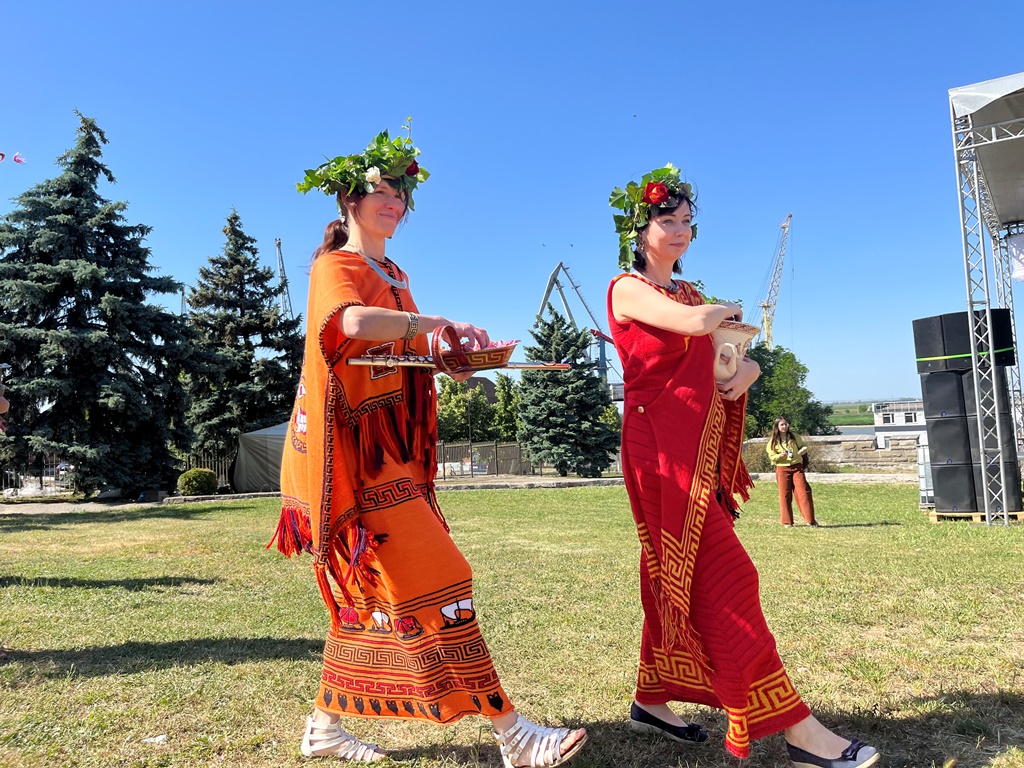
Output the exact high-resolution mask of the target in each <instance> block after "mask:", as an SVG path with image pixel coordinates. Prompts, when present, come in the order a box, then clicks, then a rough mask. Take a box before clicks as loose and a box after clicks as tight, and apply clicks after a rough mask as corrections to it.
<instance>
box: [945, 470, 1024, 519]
mask: <svg viewBox="0 0 1024 768" xmlns="http://www.w3.org/2000/svg"><path fill="white" fill-rule="evenodd" d="M1005 468H1006V477H1007V491H1008V493H1007V495H1008V496H1009V503H1010V509H1008V510H1007V511H1008V512H1021V511H1024V510H1022V509H1021V508H1022V507H1024V504H1022V500H1021V488H1020V470H1019V468H1018V465H1017V462H1009V463H1007V464H1005ZM932 486H933V488H934V491H935V511H936V512H984V511H985V500H984V498H983V493H984V490H985V486H984V479H983V478H982V473H981V465H980V464H947V465H944V466H932ZM993 511H995V512H1002V511H1003V510H1002V505H1001V503H999V504H997V507H996V509H995V510H993Z"/></svg>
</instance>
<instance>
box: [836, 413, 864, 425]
mask: <svg viewBox="0 0 1024 768" xmlns="http://www.w3.org/2000/svg"><path fill="white" fill-rule="evenodd" d="M828 423H829V424H831V425H832V426H834V427H869V426H871V425H872V424H874V423H875V417H874V416H872V415H871V414H870V413H833V414H832V415H831V416H829V417H828Z"/></svg>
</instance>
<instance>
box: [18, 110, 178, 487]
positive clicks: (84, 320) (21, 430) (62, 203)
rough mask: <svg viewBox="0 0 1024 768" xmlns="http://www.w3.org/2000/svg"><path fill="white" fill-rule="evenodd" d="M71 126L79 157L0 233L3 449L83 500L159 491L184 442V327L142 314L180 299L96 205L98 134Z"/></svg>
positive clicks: (68, 159) (114, 213) (167, 317)
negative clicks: (8, 408)
mask: <svg viewBox="0 0 1024 768" xmlns="http://www.w3.org/2000/svg"><path fill="white" fill-rule="evenodd" d="M76 114H78V117H79V119H80V125H79V128H78V131H77V140H76V142H75V146H74V147H73V148H72V149H70V150H68V151H67V152H66V153H65V154H63V155H62V156H61V157H59V158H58V159H57V165H58V167H59V168H60V169H61V173H60V175H59V176H57V177H56V178H53V179H48V180H46V181H43V182H42V183H40V184H39V185H37V186H35V187H33V188H31V189H29V190H28V191H26V192H24V193H23V194H21V195H20V196H19V197H17V198H16V199H15V202H16V204H17V207H16V208H15V209H14V210H13V211H11V212H10V213H8V214H7V215H6V216H5V217H4V218H3V220H2V221H0V296H3V301H0V359H4V360H6V361H8V362H9V363H10V364H11V366H12V370H11V376H10V379H9V381H8V384H9V393H8V394H9V397H10V399H11V400H12V401H13V402H14V403H15V404H16V407H14V408H12V416H11V418H10V424H9V427H10V428H9V436H8V438H7V439H8V441H9V445H8V447H9V449H10V451H11V452H12V453H13V456H14V461H15V463H16V464H17V465H18V466H19V467H21V468H22V469H24V470H29V471H31V470H33V469H34V468H38V467H39V463H40V462H41V458H42V456H43V455H49V454H52V455H55V456H56V457H57V458H59V459H60V460H62V461H64V462H66V463H68V464H71V465H73V466H75V467H76V468H77V472H76V473H75V474H74V477H75V479H76V482H77V484H78V486H79V488H81V489H82V490H85V491H90V490H93V489H95V488H99V487H101V486H105V485H109V486H114V487H118V488H121V489H122V490H123V491H125V492H128V493H134V492H136V491H138V490H140V489H146V488H153V487H162V488H169V487H170V486H171V484H172V483H173V480H174V478H175V477H176V474H177V473H176V470H175V461H174V458H173V456H172V450H171V449H172V448H173V447H175V446H181V447H183V446H184V444H185V443H186V442H187V437H188V435H187V430H186V428H185V421H184V418H183V416H184V400H183V395H182V390H181V386H180V378H181V374H182V371H183V370H184V369H185V367H186V366H187V365H188V364H189V362H188V361H189V355H190V347H189V344H188V343H187V329H186V328H185V327H184V325H183V324H182V323H181V321H180V318H178V317H177V316H175V315H173V314H171V313H169V312H167V311H166V310H165V309H163V308H162V307H159V306H155V305H153V304H149V303H147V298H148V297H150V296H153V295H154V294H168V293H171V294H173V293H176V292H177V291H178V287H179V285H178V283H176V282H175V281H174V280H172V279H171V278H170V277H161V276H157V275H154V274H153V268H152V266H151V265H150V263H149V257H150V251H149V249H148V248H147V247H146V246H145V244H144V240H145V237H146V235H148V234H149V232H150V228H149V227H147V226H145V225H143V224H128V223H126V221H125V216H124V211H125V210H126V209H127V204H126V203H124V202H111V201H109V200H106V199H105V198H104V197H103V196H102V195H101V194H100V190H99V184H100V181H101V179H105V180H106V181H107V182H109V183H111V184H112V183H114V176H113V174H112V173H111V172H110V170H109V169H108V168H107V167H106V165H104V164H103V162H102V161H101V157H102V145H104V144H106V143H107V138H106V136H105V134H104V133H103V131H102V130H101V129H100V128H99V127H98V126H97V125H96V121H95V120H93V119H92V118H87V117H84V116H83V115H81V114H79V113H76Z"/></svg>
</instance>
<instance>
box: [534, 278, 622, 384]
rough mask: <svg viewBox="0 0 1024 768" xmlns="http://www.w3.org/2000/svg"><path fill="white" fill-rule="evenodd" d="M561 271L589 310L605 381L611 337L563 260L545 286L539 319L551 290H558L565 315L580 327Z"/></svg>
mask: <svg viewBox="0 0 1024 768" xmlns="http://www.w3.org/2000/svg"><path fill="white" fill-rule="evenodd" d="M560 272H561V273H563V274H564V275H565V279H566V280H567V281H568V282H569V285H570V286H572V289H573V290H574V291H575V292H576V295H577V296H578V297H579V300H580V301H581V302H582V303H583V307H584V309H586V310H587V314H588V315H590V321H591V322H592V323H593V324H594V328H595V329H596V331H597V332H595V331H591V333H593V335H594V338H595V339H596V340H597V350H598V361H597V375H598V376H600V377H601V378H602V379H604V380H605V381H607V380H608V355H607V352H606V350H605V344H606V343H607V342H608V341H609V340H610V337H609V336H608V335H607V334H606V333H605V332H604V329H603V328H602V327H601V324H600V323H599V322H598V321H597V318H596V317H594V313H593V311H591V309H590V305H589V304H588V303H587V300H586V299H585V298H584V297H583V292H582V291H581V290H580V286H579V283H577V282H576V281H575V280H574V279H573V277H572V274H571V273H570V272H569V267H567V266H566V265H565V264H564V263H563V262H561V261H560V262H558V266H557V267H555V269H554V271H553V272H552V273H551V277H549V278H548V284H547V286H546V287H545V288H544V298H542V299H541V300H540V309H538V310H537V319H538V320H539V319H540V318H541V316H543V314H544V310H545V309H546V308H547V306H548V301H549V300H550V298H551V292H552V291H553V290H557V291H558V296H559V298H560V299H561V300H562V308H563V309H564V310H565V315H566V317H567V318H568V319H569V324H570V325H571V326H572V327H573V328H579V326H578V325H576V319H575V318H574V317H573V316H572V310H571V309H570V308H569V302H568V301H567V300H566V298H565V291H564V290H563V288H562V282H561V280H559V279H558V274H559V273H560ZM534 326H536V323H535V324H534Z"/></svg>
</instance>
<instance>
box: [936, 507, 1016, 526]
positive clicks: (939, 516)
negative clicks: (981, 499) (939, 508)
mask: <svg viewBox="0 0 1024 768" xmlns="http://www.w3.org/2000/svg"><path fill="white" fill-rule="evenodd" d="M928 517H929V519H931V521H932V522H933V523H938V522H941V521H943V520H970V521H971V522H974V523H984V522H985V513H984V512H936V511H935V510H934V509H929V510H928ZM1007 517H1009V518H1010V522H1018V523H1019V522H1022V521H1024V512H1010V513H1009V514H1008V515H1007ZM992 519H993V522H995V523H1001V522H1003V513H1002V512H997V513H996V514H995V515H993V518H992Z"/></svg>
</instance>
